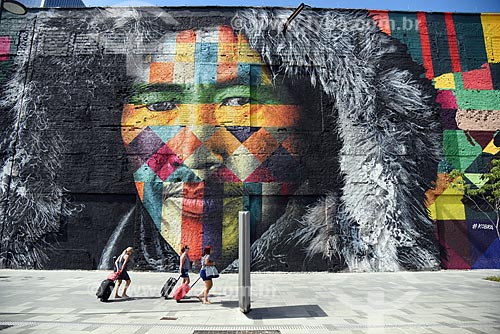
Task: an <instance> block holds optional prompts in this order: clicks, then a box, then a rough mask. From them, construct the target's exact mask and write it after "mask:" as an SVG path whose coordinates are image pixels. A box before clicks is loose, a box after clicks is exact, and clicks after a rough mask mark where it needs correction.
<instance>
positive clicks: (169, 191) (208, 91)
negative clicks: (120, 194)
mask: <svg viewBox="0 0 500 334" xmlns="http://www.w3.org/2000/svg"><path fill="white" fill-rule="evenodd" d="M162 43H163V44H162V48H161V49H162V52H161V53H160V54H156V55H152V56H151V57H150V59H149V60H148V62H149V63H148V64H147V65H148V66H147V68H148V69H147V72H148V73H146V75H145V74H144V72H141V73H138V75H137V77H140V78H147V81H146V82H143V83H140V84H138V85H137V87H136V88H135V90H134V94H133V96H132V97H131V98H130V101H129V103H128V104H127V105H125V107H124V110H123V116H122V138H123V141H124V144H125V146H126V148H127V153H128V155H129V160H130V162H131V164H132V166H133V168H134V178H135V182H136V187H137V190H138V193H139V195H140V198H141V200H142V202H143V203H144V206H145V208H146V210H147V211H148V212H149V214H150V216H151V218H152V219H153V221H154V223H155V225H156V227H157V229H158V230H159V231H160V233H161V235H162V236H163V237H164V238H165V240H166V241H167V242H168V243H169V244H170V245H171V246H173V248H174V249H175V250H178V249H180V248H181V246H182V245H185V244H187V245H189V246H190V249H191V252H190V256H191V258H192V259H193V260H195V261H196V260H199V259H200V258H201V252H202V249H203V247H205V246H206V245H210V246H212V247H213V251H214V255H215V257H216V258H219V259H220V258H224V257H227V258H235V257H237V254H236V252H237V240H238V222H237V219H238V211H240V210H249V211H250V214H251V216H252V224H253V225H252V227H251V230H252V231H253V234H252V239H256V237H257V235H256V232H257V231H258V230H262V228H259V226H258V225H259V224H260V223H261V222H262V220H263V219H262V217H263V215H264V216H265V215H266V214H267V211H269V210H276V208H273V207H272V206H270V205H266V199H265V196H266V195H275V196H288V195H292V193H293V191H294V189H295V184H297V183H300V180H301V176H302V167H301V164H300V163H299V161H298V160H297V158H296V154H295V152H294V135H293V128H294V126H295V125H296V124H297V122H298V117H299V116H298V115H299V109H298V106H296V105H293V104H292V103H291V102H290V98H289V97H287V96H286V93H283V90H280V94H279V96H278V95H277V94H276V93H274V92H275V87H274V85H271V80H270V73H269V69H268V68H267V67H266V66H265V65H264V64H263V63H262V61H261V58H260V56H259V55H258V54H257V53H256V52H255V51H254V50H252V49H251V48H250V46H249V44H248V42H247V41H246V40H245V39H244V37H243V36H242V35H241V34H235V33H234V32H233V30H232V29H231V28H229V27H226V26H221V27H218V29H215V30H208V31H182V32H179V33H177V34H174V35H169V36H168V37H166V38H165V39H164V40H163V41H162ZM278 129H279V130H280V131H278ZM283 129H286V133H285V134H283V131H282V130H283Z"/></svg>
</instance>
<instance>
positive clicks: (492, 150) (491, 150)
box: [483, 139, 500, 155]
mask: <svg viewBox="0 0 500 334" xmlns="http://www.w3.org/2000/svg"><path fill="white" fill-rule="evenodd" d="M483 152H484V153H490V154H492V155H495V154H497V153H498V152H500V147H497V146H495V144H494V143H493V139H492V140H491V141H490V142H489V144H488V145H487V146H486V147H485V148H484V150H483Z"/></svg>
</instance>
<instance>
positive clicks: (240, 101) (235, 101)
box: [221, 97, 250, 107]
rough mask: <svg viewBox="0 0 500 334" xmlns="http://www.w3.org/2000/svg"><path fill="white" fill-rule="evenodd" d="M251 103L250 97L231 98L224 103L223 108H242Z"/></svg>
mask: <svg viewBox="0 0 500 334" xmlns="http://www.w3.org/2000/svg"><path fill="white" fill-rule="evenodd" d="M248 103H250V98H249V97H230V98H227V99H224V101H222V103H221V106H229V107H241V106H244V105H245V104H248Z"/></svg>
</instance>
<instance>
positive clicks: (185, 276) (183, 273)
mask: <svg viewBox="0 0 500 334" xmlns="http://www.w3.org/2000/svg"><path fill="white" fill-rule="evenodd" d="M188 272H189V269H182V270H181V277H182V278H189V274H188Z"/></svg>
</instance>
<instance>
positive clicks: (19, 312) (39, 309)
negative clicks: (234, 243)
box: [0, 270, 500, 334]
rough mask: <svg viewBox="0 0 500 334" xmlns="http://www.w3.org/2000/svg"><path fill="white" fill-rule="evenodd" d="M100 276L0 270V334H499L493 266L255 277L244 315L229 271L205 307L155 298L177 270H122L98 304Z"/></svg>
mask: <svg viewBox="0 0 500 334" xmlns="http://www.w3.org/2000/svg"><path fill="white" fill-rule="evenodd" d="M107 274H108V272H106V271H27V270H0V332H1V333H2V334H3V333H51V334H56V333H148V334H149V333H174V334H175V333H210V334H214V333H226V334H229V333H241V334H244V333H252V334H256V333H266V334H278V333H290V334H291V333H330V334H336V333H419V334H421V333H424V334H425V333H453V334H456V333H474V334H477V333H488V334H496V333H500V312H499V310H500V283H499V282H491V281H487V280H484V279H483V278H484V277H486V276H490V275H500V270H476V271H440V272H414V273H413V272H404V273H338V274H333V273H293V274H290V273H253V274H252V310H251V311H250V313H248V314H247V315H244V314H242V313H241V312H240V311H239V308H238V288H237V285H238V275H237V274H227V275H221V277H220V278H219V279H217V280H214V288H213V290H212V293H213V295H212V296H211V301H212V302H213V304H212V305H203V304H201V303H200V302H199V301H198V300H197V299H196V298H194V297H193V298H189V299H186V300H184V301H182V302H180V303H176V302H175V301H174V300H172V299H169V300H164V299H163V298H160V297H159V292H160V289H161V287H162V285H163V283H164V282H165V281H166V280H167V278H168V277H170V276H175V274H174V273H150V272H131V273H130V275H131V277H132V280H133V282H132V285H131V287H130V289H129V293H130V295H131V296H133V298H131V299H128V300H111V302H108V303H101V302H100V301H99V300H97V299H96V297H95V292H96V290H97V287H98V286H99V283H100V281H101V280H102V279H104V278H105V277H106V276H107ZM191 277H192V279H193V278H194V279H195V278H196V277H197V276H196V275H194V274H191ZM202 287H203V281H201V280H200V281H199V282H198V283H197V285H196V286H195V287H194V288H193V291H192V293H190V295H191V296H195V294H196V293H198V292H200V291H201V289H202Z"/></svg>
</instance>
